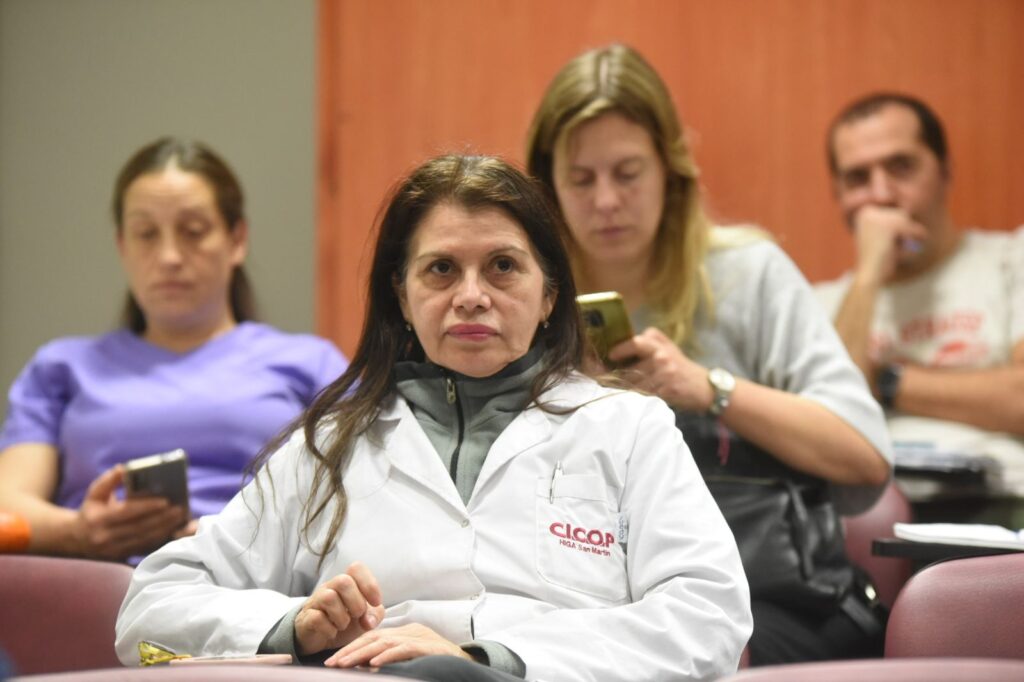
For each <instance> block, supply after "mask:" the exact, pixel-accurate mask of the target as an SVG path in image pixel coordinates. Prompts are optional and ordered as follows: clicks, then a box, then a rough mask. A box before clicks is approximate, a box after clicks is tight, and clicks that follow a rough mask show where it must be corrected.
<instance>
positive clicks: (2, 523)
mask: <svg viewBox="0 0 1024 682" xmlns="http://www.w3.org/2000/svg"><path fill="white" fill-rule="evenodd" d="M30 535H31V532H30V529H29V526H28V521H26V520H25V517H24V516H22V515H20V514H12V513H11V512H4V511H0V552H24V551H25V550H26V549H28V539H29V536H30Z"/></svg>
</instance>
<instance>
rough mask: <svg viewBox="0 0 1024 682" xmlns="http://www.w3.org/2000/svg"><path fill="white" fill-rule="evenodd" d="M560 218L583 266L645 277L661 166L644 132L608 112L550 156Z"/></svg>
mask: <svg viewBox="0 0 1024 682" xmlns="http://www.w3.org/2000/svg"><path fill="white" fill-rule="evenodd" d="M553 176H554V182H555V193H556V194H557V195H558V203H559V205H560V206H561V208H562V214H563V215H564V216H565V220H566V222H567V223H568V225H569V231H570V232H571V233H572V236H573V238H574V240H575V241H576V244H577V245H578V246H579V249H580V251H581V252H582V256H583V257H584V258H585V259H586V261H587V264H588V265H589V266H591V267H593V266H614V267H620V268H621V267H630V268H633V269H635V271H636V272H638V273H641V274H642V273H645V272H646V267H647V264H648V262H649V260H650V256H651V253H652V251H653V249H654V240H655V237H656V236H657V234H658V226H659V224H660V223H661V214H662V211H663V209H664V206H665V177H666V174H665V165H664V164H663V163H662V161H661V157H660V156H659V155H658V152H657V149H656V148H655V146H654V141H653V140H652V139H651V136H650V135H649V134H648V132H647V130H646V129H645V128H644V127H643V126H640V125H638V124H636V123H634V122H633V121H631V120H629V119H628V118H626V117H625V116H623V115H621V114H618V113H608V114H604V115H603V116H601V117H599V118H596V119H594V120H593V121H588V122H587V123H584V124H583V125H581V126H580V127H579V128H577V129H576V130H575V131H573V133H572V134H571V135H570V137H569V139H568V144H566V145H560V146H559V149H558V150H557V151H556V153H555V159H554V168H553Z"/></svg>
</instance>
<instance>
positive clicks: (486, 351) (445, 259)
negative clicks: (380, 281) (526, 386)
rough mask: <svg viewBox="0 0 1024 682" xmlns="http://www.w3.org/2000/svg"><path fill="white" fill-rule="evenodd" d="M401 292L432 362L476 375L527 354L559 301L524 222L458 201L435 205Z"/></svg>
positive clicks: (413, 246)
mask: <svg viewBox="0 0 1024 682" xmlns="http://www.w3.org/2000/svg"><path fill="white" fill-rule="evenodd" d="M397 290H398V296H399V300H400V303H401V306H402V314H403V315H404V316H405V319H406V320H407V321H408V322H409V323H410V324H411V325H412V328H413V330H414V331H415V332H416V337H417V338H418V339H419V341H420V345H421V346H423V350H424V352H425V353H426V355H427V358H428V359H429V360H430V361H431V362H433V363H434V364H437V365H441V366H442V367H446V368H448V369H451V370H453V371H456V372H459V373H461V374H466V375H468V376H472V377H486V376H491V375H492V374H495V373H496V372H499V371H500V370H501V369H502V368H504V367H505V366H506V365H508V364H509V363H510V362H512V361H514V360H517V359H518V358H520V357H522V356H523V355H525V354H526V352H527V351H528V350H529V349H530V343H531V342H532V341H533V336H534V334H535V333H536V331H537V327H538V325H540V324H541V323H542V322H543V321H544V320H546V319H547V317H548V315H550V314H551V309H552V307H553V305H554V298H555V297H554V295H553V294H549V293H546V292H545V287H544V273H543V272H542V271H541V268H540V264H539V263H538V261H537V258H536V256H535V255H534V251H533V247H532V245H531V244H530V240H529V238H528V237H527V235H526V231H525V230H523V228H522V227H520V226H519V224H518V223H517V222H516V221H514V220H512V218H510V217H509V216H508V215H507V214H506V213H505V212H503V211H501V210H499V209H496V208H481V209H476V210H472V211H470V210H467V209H465V208H463V207H461V206H457V205H455V204H451V203H443V204H439V205H437V206H435V207H434V208H432V209H431V210H430V212H428V213H427V215H426V216H425V217H424V218H423V221H422V222H421V223H420V224H419V226H418V227H417V228H416V230H415V231H414V232H413V235H412V239H411V240H410V241H409V246H408V256H407V261H406V272H405V280H404V281H403V282H400V283H399V284H398V286H397Z"/></svg>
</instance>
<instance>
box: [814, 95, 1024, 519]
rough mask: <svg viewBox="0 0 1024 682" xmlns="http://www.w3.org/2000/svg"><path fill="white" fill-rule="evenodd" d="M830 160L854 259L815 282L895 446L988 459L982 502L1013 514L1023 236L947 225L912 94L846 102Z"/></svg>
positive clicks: (940, 164)
mask: <svg viewBox="0 0 1024 682" xmlns="http://www.w3.org/2000/svg"><path fill="white" fill-rule="evenodd" d="M829 159H830V164H831V171H832V179H833V187H834V191H835V196H836V199H837V201H838V204H839V207H840V209H841V210H842V213H843V217H844V218H845V220H846V223H847V225H848V226H849V228H850V230H851V231H852V233H853V235H854V240H855V243H856V249H857V261H856V264H855V266H854V268H853V269H852V270H851V271H850V272H847V273H846V274H845V275H843V276H842V277H841V278H840V279H838V280H835V281H833V282H827V283H823V284H819V285H817V286H816V290H817V293H818V295H819V298H820V300H821V302H822V303H823V305H824V306H825V307H826V310H827V311H828V312H829V313H830V314H831V315H832V316H833V319H834V321H835V325H836V329H837V330H838V332H839V335H840V336H841V337H842V339H843V342H844V343H845V344H846V347H847V350H849V352H850V356H851V357H852V358H853V360H854V362H855V363H856V364H857V365H858V366H859V367H860V368H861V370H862V371H863V372H864V376H865V377H866V378H867V380H868V383H869V385H870V386H871V389H872V391H873V393H874V394H875V396H876V397H877V398H878V400H879V401H880V402H881V403H882V405H883V406H884V407H886V408H887V410H888V412H887V414H888V416H889V425H890V429H891V430H892V435H893V441H894V444H895V445H896V446H897V449H900V448H901V446H902V447H903V448H904V449H905V450H906V449H908V448H909V451H911V452H912V451H914V448H918V450H922V449H923V450H924V451H927V450H929V449H931V450H934V451H936V452H939V453H949V452H959V453H964V454H968V455H977V456H986V457H991V458H994V459H995V460H996V461H997V462H998V465H997V467H996V468H1001V470H1002V472H1001V474H999V475H997V476H996V477H994V478H993V479H992V480H991V482H990V487H989V489H988V490H987V492H986V496H988V497H996V498H998V497H1003V498H1007V497H1008V498H1010V499H1009V500H1008V505H1007V506H1008V508H1010V509H1011V517H1012V516H1013V515H1014V514H1016V513H1017V512H1016V511H1015V510H1018V509H1019V510H1024V504H1022V501H1024V228H1021V229H1018V230H1016V231H1014V232H984V231H979V230H960V229H957V228H956V226H955V225H954V223H953V218H952V216H951V215H950V211H949V207H948V206H947V203H946V197H947V192H948V189H949V185H950V181H951V177H950V168H949V160H948V156H947V150H946V140H945V135H944V133H943V130H942V124H941V123H940V122H939V120H938V118H937V117H936V116H935V114H934V113H933V112H932V111H931V110H930V109H929V108H928V107H927V105H925V104H924V103H923V102H921V101H919V100H917V99H914V98H912V97H908V96H905V95H898V94H887V93H884V94H878V95H871V96H868V97H865V98H863V99H860V100H858V101H856V102H854V103H853V104H851V105H849V106H848V107H847V108H846V109H844V110H843V111H842V112H841V113H840V114H839V116H837V117H836V119H835V121H834V122H833V124H832V126H831V128H830V131H829ZM897 463H898V461H897ZM999 465H1001V466H999ZM915 491H922V492H921V497H925V496H926V492H924V490H923V489H922V488H917V489H913V490H911V492H915ZM946 492H949V491H948V490H947V491H946ZM911 496H912V497H913V495H911ZM1014 498H1015V499H1014ZM989 506H991V504H990V505H989ZM1004 516H1005V515H1004ZM1012 522H1014V523H1018V527H1019V525H1020V524H1021V523H1024V518H1022V519H1020V521H1019V522H1018V521H1012Z"/></svg>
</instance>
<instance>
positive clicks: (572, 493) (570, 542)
mask: <svg viewBox="0 0 1024 682" xmlns="http://www.w3.org/2000/svg"><path fill="white" fill-rule="evenodd" d="M536 508H537V522H536V523H537V528H536V543H537V572H538V573H539V574H540V576H541V577H542V578H543V579H544V580H546V581H547V582H548V583H550V584H552V585H555V586H557V587H560V588H566V589H568V590H572V591H573V592H581V593H584V594H587V595H591V596H593V597H598V598H599V599H600V600H602V601H605V602H608V603H615V604H619V603H624V602H626V601H628V599H629V583H628V580H627V577H626V557H625V554H624V552H623V550H622V547H621V546H620V545H619V543H618V542H617V541H616V521H615V519H616V518H617V513H616V510H614V509H613V508H612V507H611V506H610V505H609V504H608V492H607V487H606V484H605V481H604V479H603V478H602V477H600V476H598V475H596V474H564V475H560V476H558V477H557V478H555V479H554V480H552V479H551V478H546V479H538V481H537V492H536Z"/></svg>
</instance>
